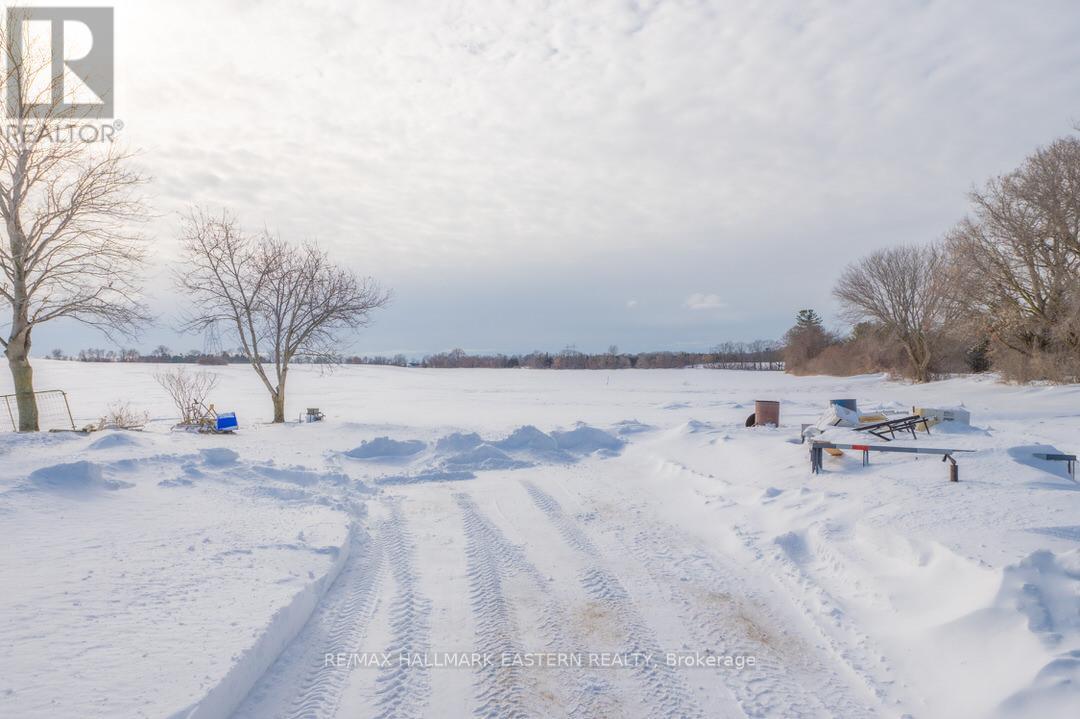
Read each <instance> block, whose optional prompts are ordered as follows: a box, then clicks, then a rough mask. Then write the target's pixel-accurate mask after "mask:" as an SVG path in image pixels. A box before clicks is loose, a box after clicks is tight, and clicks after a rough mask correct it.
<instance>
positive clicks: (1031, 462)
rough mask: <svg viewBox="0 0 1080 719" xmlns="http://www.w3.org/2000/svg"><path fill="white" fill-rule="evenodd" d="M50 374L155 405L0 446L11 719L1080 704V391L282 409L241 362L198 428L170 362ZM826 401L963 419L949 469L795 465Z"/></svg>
mask: <svg viewBox="0 0 1080 719" xmlns="http://www.w3.org/2000/svg"><path fill="white" fill-rule="evenodd" d="M37 367H38V369H37V376H38V381H39V387H40V388H42V389H46V388H51V387H58V388H63V389H66V390H67V391H68V393H69V394H70V397H71V401H72V406H73V410H74V412H75V414H76V415H78V416H79V417H80V418H82V419H85V420H89V419H91V418H94V417H95V416H97V415H99V414H100V413H101V412H103V411H104V408H105V406H106V405H107V404H108V403H109V402H112V401H115V400H130V401H131V402H132V403H133V404H134V405H135V406H137V407H141V408H145V409H147V410H148V411H149V412H150V413H151V415H152V416H153V417H154V418H155V421H154V422H153V423H151V425H150V426H149V427H148V428H147V431H145V432H141V433H115V432H105V433H96V434H94V435H91V436H81V435H74V434H43V435H37V436H16V435H12V434H0V527H2V528H3V534H4V540H5V541H4V543H3V544H2V545H0V570H2V572H3V576H4V589H3V590H2V591H0V646H3V648H4V651H3V652H2V653H0V715H2V716H17V717H96V716H101V717H116V716H123V717H172V716H176V717H189V716H190V717H224V716H230V715H235V716H238V717H252V718H254V717H260V718H261V717H331V716H340V717H360V716H379V717H397V716H419V715H424V716H431V717H446V716H468V715H474V716H537V717H548V716H568V715H572V716H578V717H610V716H640V717H655V716H665V717H682V716H691V717H692V716H724V717H727V716H743V715H746V716H785V717H786V716H845V717H857V716H903V715H911V716H915V717H969V716H994V715H1003V716H1015V717H1020V716H1036V715H1038V716H1062V717H1074V716H1077V715H1080V549H1078V543H1080V484H1077V483H1075V482H1074V481H1072V480H1071V479H1070V478H1069V477H1068V476H1067V475H1066V474H1065V468H1064V465H1056V464H1049V463H1045V462H1042V461H1039V460H1035V459H1033V458H1032V457H1031V453H1032V452H1033V451H1040V448H1041V451H1048V450H1047V448H1057V449H1058V450H1060V451H1063V452H1071V453H1076V452H1077V451H1078V450H1080V388H1078V387H1010V386H1005V385H1000V384H996V383H994V382H993V381H991V380H990V379H989V378H979V379H957V380H950V381H946V382H940V383H934V384H931V385H927V386H922V387H913V386H909V385H903V384H897V383H891V382H887V381H884V380H883V379H882V378H880V377H859V378H853V379H832V378H794V377H789V376H786V375H781V374H777V373H754V372H723V371H712V370H674V371H659V370H656V371H617V372H551V371H549V372H536V371H525V370H517V371H515V370H493V371H488V370H460V371H458V370H435V371H425V370H413V369H408V370H406V369H393V368H357V367H351V368H344V369H339V370H337V371H335V372H334V373H332V374H324V373H321V372H319V371H318V370H316V369H309V368H299V369H298V370H297V371H296V373H295V375H294V376H293V377H292V378H291V379H290V383H291V387H290V390H291V404H290V407H291V410H292V412H293V413H299V411H300V410H301V409H302V408H303V407H307V406H319V407H320V408H322V409H323V411H325V412H326V413H327V415H328V419H327V421H325V422H323V423H320V424H312V425H299V424H296V423H293V424H290V425H286V426H278V427H271V426H268V425H264V424H259V422H261V421H265V420H266V419H267V418H268V415H269V400H268V398H267V397H266V396H265V393H264V391H263V390H262V388H261V387H260V386H259V385H258V383H257V381H256V380H255V378H254V376H253V375H252V373H251V372H250V371H249V370H247V369H246V368H243V367H228V368H219V369H216V370H215V371H217V372H218V373H220V374H221V375H222V383H221V385H220V388H219V389H218V390H217V392H216V393H215V397H214V399H215V401H216V402H217V404H218V406H219V407H221V408H228V409H235V410H236V411H237V412H238V414H239V417H240V422H241V432H240V433H239V434H237V435H236V436H232V437H202V436H191V435H187V434H177V433H170V432H169V426H170V424H171V423H170V421H169V417H170V416H171V415H172V414H174V412H173V410H172V409H171V408H170V406H169V404H168V401H167V398H166V397H165V396H164V394H163V393H162V392H161V390H160V389H158V387H157V385H156V384H155V383H154V382H153V379H152V373H153V372H154V370H155V368H154V367H151V366H139V365H136V366H119V365H83V364H75V363H60V362H47V361H39V362H38V363H37ZM7 381H8V380H7V378H6V377H5V378H4V379H3V380H2V381H0V393H3V392H7V391H10V389H7V387H8V386H9V385H6V384H4V382H7ZM839 397H854V398H857V399H858V400H859V403H860V406H861V408H863V409H870V408H873V407H882V408H884V409H902V408H904V407H908V406H910V405H925V406H934V405H958V404H963V405H965V406H966V407H967V408H968V409H969V410H970V411H971V413H972V421H973V424H974V425H976V429H974V430H972V431H970V432H961V433H945V432H940V431H935V432H934V434H932V435H931V436H930V437H920V438H919V439H918V443H919V444H920V445H924V446H952V447H963V448H970V449H975V450H977V451H976V452H975V453H973V454H968V455H963V456H962V457H961V459H960V478H961V482H960V483H959V484H950V483H948V482H947V481H946V479H947V476H948V472H947V469H946V467H945V466H944V465H942V464H941V463H940V462H939V461H938V460H937V459H936V458H933V457H930V458H923V459H918V460H914V459H912V458H909V457H903V456H900V455H876V456H874V457H873V459H872V464H871V466H869V467H865V468H864V467H862V466H861V462H860V460H859V457H858V456H857V455H856V456H851V455H850V453H849V455H848V456H845V457H843V458H839V459H837V458H831V457H827V458H826V473H824V474H822V475H819V476H811V475H810V473H809V463H808V457H807V448H806V447H805V446H800V445H799V444H796V443H794V442H793V441H792V440H795V438H796V437H797V436H798V429H799V424H800V422H811V421H812V420H813V418H814V417H815V416H816V415H817V414H818V413H819V412H820V410H821V408H822V406H823V405H824V403H825V402H826V400H827V399H829V398H839ZM754 399H778V400H781V401H782V403H783V404H782V425H783V426H781V427H780V428H778V429H764V428H756V429H746V428H744V427H743V426H742V425H743V420H744V419H745V417H746V415H747V414H748V413H749V412H750V411H751V410H752V406H753V400H754ZM578 423H584V424H582V425H579V424H578ZM523 428H524V429H523ZM473 433H475V434H473ZM1049 451H1052V450H1049ZM579 662H580V664H581V665H580V666H576V664H577V663H579ZM691 662H693V663H699V664H711V665H712V666H695V667H690V666H686V664H687V663H691ZM453 663H456V664H458V666H442V665H445V664H453ZM567 665H570V666H567Z"/></svg>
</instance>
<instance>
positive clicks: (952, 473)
mask: <svg viewBox="0 0 1080 719" xmlns="http://www.w3.org/2000/svg"><path fill="white" fill-rule="evenodd" d="M945 460H949V481H950V482H959V481H960V467H958V466H957V464H956V460H955V459H953V458H952V455H951V454H946V455H945V456H943V457H942V458H941V461H942V462H944V461H945Z"/></svg>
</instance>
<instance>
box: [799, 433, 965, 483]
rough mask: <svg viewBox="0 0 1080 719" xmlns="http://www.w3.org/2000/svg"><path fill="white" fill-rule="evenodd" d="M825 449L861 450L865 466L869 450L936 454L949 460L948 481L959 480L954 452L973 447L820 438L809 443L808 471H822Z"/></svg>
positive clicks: (816, 472)
mask: <svg viewBox="0 0 1080 719" xmlns="http://www.w3.org/2000/svg"><path fill="white" fill-rule="evenodd" d="M826 449H854V450H859V451H860V452H862V463H863V466H864V467H865V466H866V465H868V464H870V453H871V452H903V453H905V454H936V455H940V456H941V461H942V462H945V461H946V460H947V461H948V462H950V465H949V481H951V482H959V481H960V470H959V468H958V467H957V465H956V459H954V458H953V455H954V454H957V453H959V452H974V451H975V450H973V449H941V448H937V447H897V446H895V445H891V444H889V445H881V444H837V443H835V442H824V441H821V440H813V441H811V443H810V471H811V472H812V473H813V474H819V473H820V472H821V471H822V463H823V462H824V450H826Z"/></svg>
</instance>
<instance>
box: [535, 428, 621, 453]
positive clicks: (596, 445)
mask: <svg viewBox="0 0 1080 719" xmlns="http://www.w3.org/2000/svg"><path fill="white" fill-rule="evenodd" d="M551 436H552V438H554V440H555V444H556V446H557V447H558V448H559V449H562V450H566V451H567V452H574V453H577V454H591V453H593V452H599V451H601V450H607V451H618V450H620V449H622V446H623V444H624V441H623V440H621V439H619V438H618V437H615V436H613V435H611V434H608V433H607V432H605V431H604V430H602V429H597V428H596V427H590V426H588V425H585V424H582V425H578V426H577V427H575V428H574V429H572V430H570V431H569V432H552V433H551Z"/></svg>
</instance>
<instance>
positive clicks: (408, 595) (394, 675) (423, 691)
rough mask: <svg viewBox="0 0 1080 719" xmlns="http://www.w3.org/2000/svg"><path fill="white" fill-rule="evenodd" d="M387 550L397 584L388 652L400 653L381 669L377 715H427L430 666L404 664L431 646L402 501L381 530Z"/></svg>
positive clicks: (389, 718) (382, 718)
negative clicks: (425, 711)
mask: <svg viewBox="0 0 1080 719" xmlns="http://www.w3.org/2000/svg"><path fill="white" fill-rule="evenodd" d="M380 536H381V539H382V546H383V554H384V556H385V557H386V563H387V565H388V566H389V569H390V572H391V573H392V575H393V578H394V582H395V583H396V584H397V591H396V595H395V598H394V601H393V603H392V604H391V606H390V626H391V631H392V639H391V642H390V646H389V647H387V649H386V653H388V654H392V655H394V656H395V657H397V658H398V661H396V662H392V663H391V666H389V667H384V668H383V669H381V671H380V674H379V677H378V679H377V680H376V683H375V695H376V698H377V702H378V713H377V714H376V715H375V716H376V717H378V719H398V718H399V717H415V716H420V715H421V714H422V709H423V707H424V705H425V704H426V703H427V699H428V697H429V695H430V693H431V683H430V679H429V677H428V669H427V667H426V666H424V664H423V663H422V662H419V663H413V665H409V664H408V663H403V662H402V661H400V657H401V656H402V655H404V656H409V655H417V654H420V655H423V654H424V653H425V652H427V650H428V648H429V638H430V630H431V601H430V600H429V599H427V598H426V597H424V596H423V595H422V594H421V593H420V591H419V589H418V587H417V580H416V573H415V570H414V565H415V562H416V549H415V546H414V544H413V541H412V537H411V535H410V534H409V532H408V530H407V529H406V527H405V518H404V515H403V514H402V511H401V504H400V501H398V502H395V503H394V504H393V505H392V506H391V509H390V517H389V518H388V519H386V520H384V521H383V522H382V525H381V529H380Z"/></svg>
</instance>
